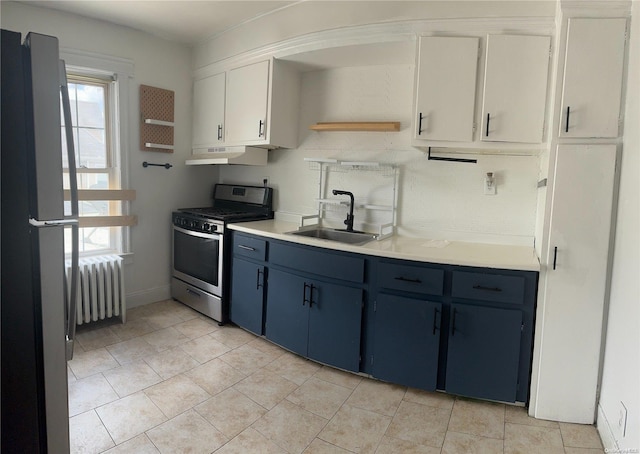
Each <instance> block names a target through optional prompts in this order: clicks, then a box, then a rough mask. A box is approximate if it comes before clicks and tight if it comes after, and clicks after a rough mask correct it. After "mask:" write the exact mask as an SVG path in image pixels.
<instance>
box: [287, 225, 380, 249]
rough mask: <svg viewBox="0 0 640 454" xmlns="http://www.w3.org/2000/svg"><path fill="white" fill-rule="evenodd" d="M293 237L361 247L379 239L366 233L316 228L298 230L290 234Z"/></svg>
mask: <svg viewBox="0 0 640 454" xmlns="http://www.w3.org/2000/svg"><path fill="white" fill-rule="evenodd" d="M289 233H290V234H291V235H298V236H306V237H308V238H319V239H322V240H330V241H337V242H339V243H346V244H352V245H355V246H360V245H362V244H365V243H368V242H369V241H373V240H375V239H377V238H378V235H375V234H373V233H366V232H358V231H354V232H347V231H346V230H338V229H328V228H324V227H316V228H311V229H305V230H296V231H294V232H289Z"/></svg>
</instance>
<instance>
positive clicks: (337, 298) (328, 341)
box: [307, 281, 362, 372]
mask: <svg viewBox="0 0 640 454" xmlns="http://www.w3.org/2000/svg"><path fill="white" fill-rule="evenodd" d="M310 285H311V287H310V288H308V291H309V292H310V296H311V297H310V301H311V303H310V304H311V307H310V308H309V347H308V355H307V356H308V357H309V358H311V359H315V360H316V361H320V362H321V363H325V364H330V365H332V366H335V367H339V368H340V369H345V370H350V371H353V372H358V371H359V370H360V329H361V325H362V289H359V288H352V287H346V286H342V285H336V284H329V283H326V282H318V281H315V282H312V283H310Z"/></svg>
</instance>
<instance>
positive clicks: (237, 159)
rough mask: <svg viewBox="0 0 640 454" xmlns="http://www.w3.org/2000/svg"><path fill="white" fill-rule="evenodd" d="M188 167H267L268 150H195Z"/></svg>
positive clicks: (188, 160)
mask: <svg viewBox="0 0 640 454" xmlns="http://www.w3.org/2000/svg"><path fill="white" fill-rule="evenodd" d="M193 151H194V154H193V155H192V156H191V159H187V161H186V162H185V164H186V165H188V166H195V165H204V164H243V165H248V166H266V165H267V149H265V148H257V147H245V146H238V147H216V148H204V149H195V150H193Z"/></svg>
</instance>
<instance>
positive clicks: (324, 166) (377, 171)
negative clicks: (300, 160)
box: [300, 158, 398, 240]
mask: <svg viewBox="0 0 640 454" xmlns="http://www.w3.org/2000/svg"><path fill="white" fill-rule="evenodd" d="M304 160H305V161H306V162H307V163H308V164H309V169H310V170H314V171H317V172H318V197H317V199H316V202H317V203H318V213H317V214H311V215H306V216H302V217H301V220H300V227H301V228H302V227H306V226H308V225H312V224H322V220H323V219H325V217H326V216H325V213H327V212H337V211H343V210H344V207H348V206H349V201H348V200H344V199H341V198H337V197H327V194H330V193H331V189H330V188H328V179H329V175H330V174H331V173H333V172H335V173H346V172H350V173H351V172H365V173H367V174H371V177H372V178H376V179H377V178H385V179H391V184H390V185H389V191H390V192H391V194H389V200H390V203H389V204H384V205H380V204H372V203H363V202H359V201H358V199H361V198H360V197H358V195H357V194H355V193H354V196H355V199H356V200H355V203H354V207H353V208H354V213H355V212H358V211H360V212H362V211H363V210H371V211H376V212H382V213H388V215H386V216H382V217H383V218H384V221H383V220H380V221H377V222H364V223H363V224H364V225H366V226H367V227H368V228H369V229H373V230H374V231H370V232H369V233H375V234H376V235H377V236H378V237H377V239H378V240H381V239H384V238H387V237H390V236H391V235H393V234H394V233H395V230H396V205H397V196H398V193H397V187H398V167H397V166H396V165H394V164H389V163H382V162H376V161H340V160H338V159H329V158H304ZM333 189H336V188H333ZM339 189H345V188H342V187H341V188H339ZM360 222H362V221H360Z"/></svg>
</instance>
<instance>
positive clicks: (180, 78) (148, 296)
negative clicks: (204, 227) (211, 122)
mask: <svg viewBox="0 0 640 454" xmlns="http://www.w3.org/2000/svg"><path fill="white" fill-rule="evenodd" d="M114 7H117V6H116V5H114ZM1 8H2V9H1V14H2V16H1V24H2V28H5V29H9V30H13V31H17V32H22V33H26V32H28V31H34V32H39V33H44V34H49V35H54V36H57V37H58V38H59V40H60V47H63V48H70V49H76V50H82V51H88V52H96V53H99V54H104V55H110V56H114V57H119V58H126V59H130V60H132V61H133V63H134V65H135V73H134V76H133V79H132V80H131V81H130V83H129V87H130V90H129V96H128V99H129V102H128V105H127V106H126V109H128V114H129V121H130V124H129V140H128V144H129V146H128V149H127V150H125V152H126V154H128V162H126V163H125V165H127V166H128V174H129V188H131V189H135V190H136V194H137V198H136V200H135V201H134V202H133V203H132V205H131V214H135V215H137V216H138V225H137V226H135V227H132V229H131V248H132V252H133V263H131V264H128V265H127V266H126V292H127V294H128V301H127V304H128V305H129V306H130V307H131V306H136V305H139V304H144V303H149V302H153V301H157V300H159V299H164V298H168V297H169V282H170V257H171V249H170V243H171V236H170V223H171V211H172V210H173V209H175V208H178V207H184V206H192V205H196V206H198V205H206V204H208V203H210V200H209V196H210V194H209V193H210V191H211V189H212V187H213V182H214V178H215V172H216V171H215V169H214V168H212V167H209V166H203V167H186V166H185V165H184V161H185V159H186V158H187V156H189V154H190V153H191V90H192V88H191V87H192V82H191V66H192V61H191V50H190V49H189V48H187V47H184V46H181V45H177V44H174V43H170V42H167V41H163V40H161V39H158V38H156V37H153V36H151V35H148V34H145V33H142V32H138V31H135V30H132V29H129V28H126V27H120V26H115V25H111V24H108V23H106V22H102V21H96V20H90V19H86V18H82V17H80V16H75V15H71V14H66V13H61V12H56V11H51V10H47V9H43V8H37V7H33V6H29V5H27V4H24V3H13V2H2V6H1ZM140 84H144V85H151V86H156V87H161V88H165V89H169V90H174V91H175V120H176V127H175V135H174V139H175V145H176V149H175V151H174V153H152V152H143V151H140V149H139V145H138V144H139V126H138V121H139V120H138V119H139V112H140V110H139V107H138V105H139V96H138V93H139V86H140ZM143 161H149V162H157V163H164V162H169V163H171V164H173V165H174V167H173V168H171V169H170V170H165V169H164V168H160V167H148V168H146V169H145V168H143V167H142V162H143Z"/></svg>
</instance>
